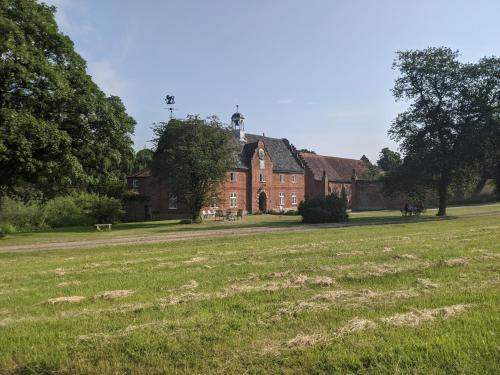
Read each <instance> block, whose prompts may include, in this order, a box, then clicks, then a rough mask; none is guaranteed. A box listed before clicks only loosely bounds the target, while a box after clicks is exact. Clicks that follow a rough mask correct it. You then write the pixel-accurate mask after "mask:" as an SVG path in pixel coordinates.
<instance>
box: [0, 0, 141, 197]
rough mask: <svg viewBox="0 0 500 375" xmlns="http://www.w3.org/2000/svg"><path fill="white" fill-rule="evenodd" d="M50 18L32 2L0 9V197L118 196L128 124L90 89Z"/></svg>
mask: <svg viewBox="0 0 500 375" xmlns="http://www.w3.org/2000/svg"><path fill="white" fill-rule="evenodd" d="M55 11H56V9H55V8H54V7H51V6H47V5H45V4H43V3H37V2H36V1H35V0H1V1H0V193H7V194H12V195H17V196H20V197H23V198H29V197H30V196H33V195H35V196H39V197H42V198H48V197H51V196H54V195H57V194H60V193H65V192H68V191H72V190H88V191H95V192H100V193H105V194H113V195H116V194H119V192H120V191H121V190H122V189H123V187H124V182H125V177H126V173H127V172H128V171H129V169H130V167H131V165H130V163H131V162H132V160H133V150H132V140H131V134H132V133H133V130H134V126H135V121H134V119H132V118H131V117H130V116H129V115H127V113H126V110H125V107H124V105H123V104H122V102H121V100H120V98H118V97H116V96H111V97H107V96H106V95H105V94H104V93H103V92H102V91H101V90H100V89H99V88H98V87H97V85H96V84H95V83H94V82H92V79H91V77H90V76H89V75H88V74H87V72H86V64H85V61H84V60H83V59H82V57H81V56H79V55H78V54H77V53H76V52H75V50H74V46H73V43H72V41H71V40H70V39H69V37H67V36H65V35H64V34H62V33H61V32H60V31H59V30H58V27H57V23H56V21H55V19H54V13H55Z"/></svg>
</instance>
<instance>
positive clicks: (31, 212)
mask: <svg viewBox="0 0 500 375" xmlns="http://www.w3.org/2000/svg"><path fill="white" fill-rule="evenodd" d="M123 213H124V211H123V209H122V204H121V202H120V201H119V200H118V199H116V198H110V197H107V196H104V195H98V194H90V193H78V194H76V193H75V194H70V195H65V196H60V197H56V198H53V199H51V200H49V201H47V202H46V203H45V204H41V203H39V202H36V201H34V202H27V203H24V202H21V201H18V200H15V199H12V198H4V199H2V202H1V204H0V229H1V232H2V233H4V234H8V233H14V232H17V231H33V230H37V229H43V228H47V227H52V228H56V227H71V226H87V225H92V224H96V223H115V222H116V221H118V220H119V219H120V217H121V215H123Z"/></svg>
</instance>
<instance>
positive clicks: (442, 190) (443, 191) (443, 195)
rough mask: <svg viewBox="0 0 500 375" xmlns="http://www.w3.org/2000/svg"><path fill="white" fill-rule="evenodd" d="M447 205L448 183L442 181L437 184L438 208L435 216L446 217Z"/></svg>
mask: <svg viewBox="0 0 500 375" xmlns="http://www.w3.org/2000/svg"><path fill="white" fill-rule="evenodd" d="M447 204H448V181H446V180H445V179H443V180H441V182H440V183H439V208H438V213H437V214H436V216H446V205H447Z"/></svg>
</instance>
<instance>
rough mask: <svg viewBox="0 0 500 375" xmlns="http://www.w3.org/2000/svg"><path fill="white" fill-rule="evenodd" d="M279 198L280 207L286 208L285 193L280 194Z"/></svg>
mask: <svg viewBox="0 0 500 375" xmlns="http://www.w3.org/2000/svg"><path fill="white" fill-rule="evenodd" d="M279 198H280V199H279V202H280V203H279V205H280V206H284V205H285V193H284V192H281V193H280V194H279Z"/></svg>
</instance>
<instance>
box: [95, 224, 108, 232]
mask: <svg viewBox="0 0 500 375" xmlns="http://www.w3.org/2000/svg"><path fill="white" fill-rule="evenodd" d="M94 225H95V229H97V230H98V231H99V232H100V231H101V230H103V229H106V230H111V225H112V224H94Z"/></svg>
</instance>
